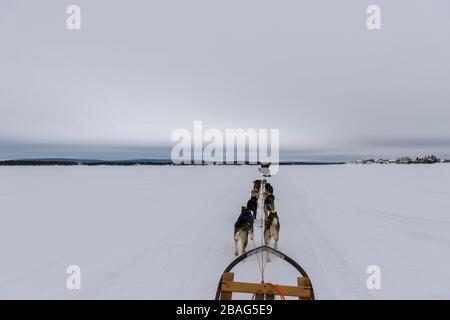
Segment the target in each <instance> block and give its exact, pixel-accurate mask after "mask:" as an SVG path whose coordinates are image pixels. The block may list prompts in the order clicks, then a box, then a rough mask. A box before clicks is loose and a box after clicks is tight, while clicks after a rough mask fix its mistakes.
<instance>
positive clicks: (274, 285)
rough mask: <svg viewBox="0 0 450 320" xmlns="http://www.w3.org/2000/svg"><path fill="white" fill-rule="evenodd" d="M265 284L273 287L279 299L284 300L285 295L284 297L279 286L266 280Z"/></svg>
mask: <svg viewBox="0 0 450 320" xmlns="http://www.w3.org/2000/svg"><path fill="white" fill-rule="evenodd" d="M266 284H268V285H269V286H271V287H272V288H274V289H275V291H276V292H277V293H278V295H279V296H280V299H281V300H286V299H285V297H284V294H283V293H282V292H281V290H280V287H279V286H278V285H277V284H273V283H270V282H266Z"/></svg>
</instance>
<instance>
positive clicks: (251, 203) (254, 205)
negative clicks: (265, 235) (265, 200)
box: [247, 196, 258, 219]
mask: <svg viewBox="0 0 450 320" xmlns="http://www.w3.org/2000/svg"><path fill="white" fill-rule="evenodd" d="M247 208H248V209H249V210H250V211H251V212H252V213H253V219H256V212H257V210H258V198H257V197H255V196H252V197H251V198H250V200H248V202H247Z"/></svg>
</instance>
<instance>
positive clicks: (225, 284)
mask: <svg viewBox="0 0 450 320" xmlns="http://www.w3.org/2000/svg"><path fill="white" fill-rule="evenodd" d="M222 279H223V281H222V290H221V291H222V292H224V293H227V292H240V293H259V294H272V295H278V293H277V290H275V289H274V288H273V286H271V285H269V284H267V283H247V282H233V281H230V280H225V278H222ZM278 290H279V291H280V292H281V293H282V294H283V295H284V296H289V297H299V298H303V299H311V291H310V290H309V289H304V288H303V287H300V286H298V287H295V286H283V285H278Z"/></svg>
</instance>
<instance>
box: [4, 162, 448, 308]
mask: <svg viewBox="0 0 450 320" xmlns="http://www.w3.org/2000/svg"><path fill="white" fill-rule="evenodd" d="M257 178H260V176H259V173H258V170H257V167H256V166H206V167H171V166H161V167H160V166H136V167H84V166H80V167H0V214H1V223H0V257H1V258H0V298H1V299H19V298H20V299H53V298H55V299H212V298H214V294H215V290H216V287H217V283H218V281H219V278H220V275H221V273H222V271H223V270H224V268H225V267H226V266H227V265H228V264H229V263H230V262H231V261H232V260H233V259H234V255H233V240H232V237H233V224H234V222H235V220H236V218H237V216H238V214H239V211H240V206H241V205H242V204H245V203H246V201H247V200H248V198H249V196H250V189H251V186H252V181H253V180H254V179H257ZM269 181H270V182H271V184H272V185H273V187H274V193H275V197H276V206H277V210H278V214H279V216H280V223H281V232H280V243H279V250H281V251H282V252H284V253H286V254H287V255H289V256H290V257H291V258H293V259H294V260H296V261H297V262H298V263H299V264H300V265H301V266H302V267H303V268H304V269H305V270H306V272H307V273H308V274H309V276H310V278H311V281H312V284H313V286H314V289H315V294H316V298H317V299H400V298H405V299H419V298H425V299H434V298H447V299H448V298H450V165H446V164H436V165H385V166H384V165H335V166H282V167H281V168H280V171H279V173H278V175H276V176H274V177H271V178H269ZM256 232H257V233H256V235H255V241H256V244H257V245H259V244H260V242H261V239H260V234H259V230H258V229H257V230H256ZM251 248H253V244H252V243H250V244H249V249H251ZM69 265H79V266H80V267H81V290H68V289H67V287H66V279H67V277H68V276H69V275H68V274H67V273H66V268H67V266H69ZM369 265H378V266H379V267H380V268H381V289H380V290H369V289H368V288H367V286H366V280H367V278H368V276H369V275H368V274H367V273H366V269H367V267H368V266H369ZM234 272H235V273H236V279H238V280H241V281H256V282H258V281H259V280H260V272H259V268H258V263H257V260H256V257H255V256H253V257H251V258H248V259H247V260H245V262H243V263H241V264H239V265H238V266H237V267H236V268H235V269H234ZM297 276H298V274H297V273H296V271H295V270H294V269H293V268H292V267H290V266H289V265H288V264H286V263H285V262H283V261H281V260H280V259H278V258H275V257H274V258H272V262H270V263H268V264H267V266H266V272H265V280H266V281H270V282H273V283H280V284H287V285H295V284H296V277H297ZM239 297H241V296H239ZM242 298H249V297H248V296H243V297H242Z"/></svg>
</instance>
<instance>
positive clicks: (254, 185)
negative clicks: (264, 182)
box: [253, 180, 261, 192]
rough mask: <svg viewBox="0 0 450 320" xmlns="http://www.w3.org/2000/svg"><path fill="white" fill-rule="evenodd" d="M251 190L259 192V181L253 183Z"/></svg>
mask: <svg viewBox="0 0 450 320" xmlns="http://www.w3.org/2000/svg"><path fill="white" fill-rule="evenodd" d="M253 189H256V190H258V192H259V191H260V190H261V180H255V181H253Z"/></svg>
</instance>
